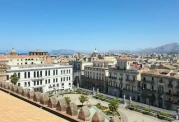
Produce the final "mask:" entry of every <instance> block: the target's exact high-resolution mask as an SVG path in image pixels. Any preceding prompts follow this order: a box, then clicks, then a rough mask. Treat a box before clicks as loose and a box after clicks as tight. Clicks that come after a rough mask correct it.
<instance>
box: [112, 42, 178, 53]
mask: <svg viewBox="0 0 179 122" xmlns="http://www.w3.org/2000/svg"><path fill="white" fill-rule="evenodd" d="M109 53H143V54H144V53H148V54H150V53H179V44H178V43H170V44H165V45H162V46H159V47H154V48H146V49H141V50H138V51H128V50H109Z"/></svg>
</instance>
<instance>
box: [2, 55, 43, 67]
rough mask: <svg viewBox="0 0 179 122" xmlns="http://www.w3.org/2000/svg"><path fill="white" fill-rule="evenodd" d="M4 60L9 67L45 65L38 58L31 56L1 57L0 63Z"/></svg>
mask: <svg viewBox="0 0 179 122" xmlns="http://www.w3.org/2000/svg"><path fill="white" fill-rule="evenodd" d="M2 59H6V60H7V65H32V64H44V61H43V60H41V59H40V58H39V57H38V56H29V55H0V61H1V60H2Z"/></svg>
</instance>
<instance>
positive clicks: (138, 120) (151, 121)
mask: <svg viewBox="0 0 179 122" xmlns="http://www.w3.org/2000/svg"><path fill="white" fill-rule="evenodd" d="M80 96H81V94H65V95H64V97H70V98H71V101H73V102H75V103H76V104H77V105H81V103H80V101H79V97H80ZM88 97H89V102H90V103H91V105H96V104H97V103H101V104H102V105H103V106H106V107H107V106H108V103H107V102H105V101H101V100H99V99H95V98H93V97H92V95H88ZM86 103H87V102H86ZM86 103H85V104H86ZM118 111H119V113H120V114H121V116H122V119H123V122H166V121H164V120H160V119H158V118H155V117H151V116H148V115H144V114H141V113H138V112H135V111H131V110H126V109H125V106H124V105H123V104H120V106H119V109H118Z"/></svg>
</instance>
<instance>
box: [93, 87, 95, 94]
mask: <svg viewBox="0 0 179 122" xmlns="http://www.w3.org/2000/svg"><path fill="white" fill-rule="evenodd" d="M93 95H95V90H94V87H93Z"/></svg>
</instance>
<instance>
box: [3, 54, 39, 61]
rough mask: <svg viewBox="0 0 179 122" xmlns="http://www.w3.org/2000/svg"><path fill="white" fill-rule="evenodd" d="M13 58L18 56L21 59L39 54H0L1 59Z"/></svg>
mask: <svg viewBox="0 0 179 122" xmlns="http://www.w3.org/2000/svg"><path fill="white" fill-rule="evenodd" d="M13 58H16V59H19V58H20V59H21V58H38V56H35V55H32V56H30V55H0V60H1V59H13Z"/></svg>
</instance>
